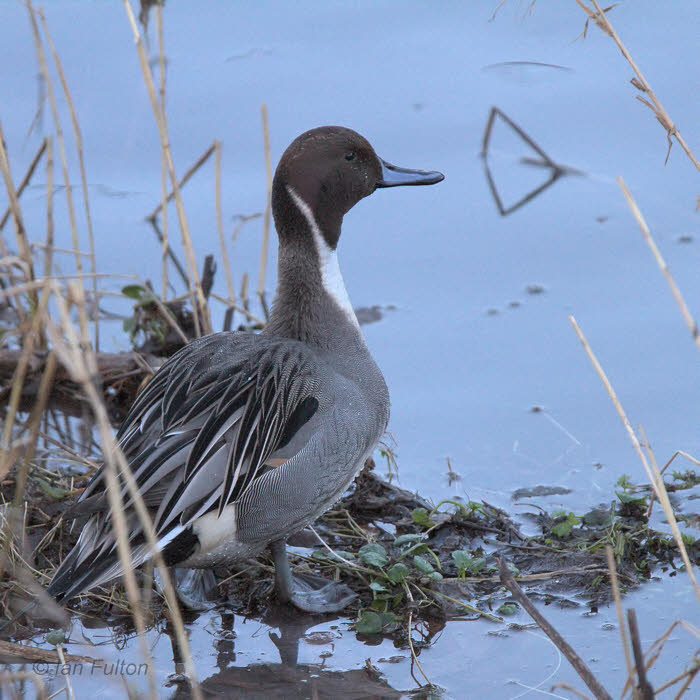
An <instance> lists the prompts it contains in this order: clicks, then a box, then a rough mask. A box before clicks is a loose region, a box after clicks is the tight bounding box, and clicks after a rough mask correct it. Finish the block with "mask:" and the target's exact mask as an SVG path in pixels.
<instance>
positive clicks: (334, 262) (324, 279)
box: [287, 185, 360, 328]
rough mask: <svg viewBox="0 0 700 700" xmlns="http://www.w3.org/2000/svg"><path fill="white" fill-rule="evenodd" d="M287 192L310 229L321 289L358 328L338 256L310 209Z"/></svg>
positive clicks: (297, 196)
mask: <svg viewBox="0 0 700 700" xmlns="http://www.w3.org/2000/svg"><path fill="white" fill-rule="evenodd" d="M287 192H289V196H290V197H291V198H292V201H293V202H294V204H296V205H297V208H298V209H299V211H300V212H301V213H302V215H303V217H304V218H305V219H306V223H307V224H308V225H309V228H310V229H311V233H312V235H313V237H314V243H315V245H316V252H317V253H318V259H319V262H320V265H321V283H322V284H323V288H324V289H325V290H326V292H327V293H328V294H329V296H330V297H331V299H333V301H334V302H335V303H336V304H337V305H338V306H339V307H340V309H341V310H342V311H343V313H344V314H345V315H346V316H347V317H348V320H350V321H351V322H352V323H353V325H355V326H357V327H358V328H359V327H360V324H359V323H358V322H357V316H355V312H354V311H353V308H352V304H351V303H350V297H349V296H348V291H347V289H345V282H344V281H343V275H342V274H340V266H339V265H338V254H337V253H336V252H335V251H334V250H333V249H332V248H331V247H330V246H329V245H328V243H326V239H325V238H324V237H323V234H322V233H321V229H320V228H319V226H318V223H317V222H316V217H315V216H314V213H313V212H312V211H311V207H310V206H309V205H308V204H307V203H306V202H305V201H304V200H303V199H302V198H301V197H300V196H299V195H298V194H297V193H296V191H295V190H294V188H293V187H290V186H289V185H287Z"/></svg>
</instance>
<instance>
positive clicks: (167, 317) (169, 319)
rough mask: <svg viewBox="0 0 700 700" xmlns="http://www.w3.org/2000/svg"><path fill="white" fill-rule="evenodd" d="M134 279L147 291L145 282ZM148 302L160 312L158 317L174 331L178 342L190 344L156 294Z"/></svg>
mask: <svg viewBox="0 0 700 700" xmlns="http://www.w3.org/2000/svg"><path fill="white" fill-rule="evenodd" d="M136 279H138V280H139V282H140V283H141V285H143V287H145V288H146V289H148V285H147V284H146V282H145V281H143V280H141V278H140V277H137V278H136ZM149 301H152V302H153V303H154V304H155V305H156V307H157V309H158V311H160V315H161V316H162V317H163V319H164V320H165V322H166V323H167V324H168V325H169V326H170V327H171V328H172V329H173V330H174V331H175V333H176V334H177V336H178V338H180V340H181V341H182V342H183V343H184V344H185V345H187V343H189V342H190V339H189V338H188V337H187V335H186V334H185V331H183V330H182V328H181V327H180V324H179V323H178V322H177V319H176V318H175V317H174V316H173V315H172V314H171V313H170V312H169V311H168V309H167V308H166V306H165V304H163V302H162V301H161V300H160V299H159V298H158V296H157V295H156V294H152V295H151V299H150V300H149Z"/></svg>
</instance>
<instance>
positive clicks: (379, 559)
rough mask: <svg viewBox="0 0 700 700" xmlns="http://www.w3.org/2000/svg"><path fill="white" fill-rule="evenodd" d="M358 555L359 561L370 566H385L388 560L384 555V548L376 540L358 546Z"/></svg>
mask: <svg viewBox="0 0 700 700" xmlns="http://www.w3.org/2000/svg"><path fill="white" fill-rule="evenodd" d="M358 555H359V557H360V560H361V561H363V562H364V563H365V564H369V565H370V566H377V567H382V566H386V563H387V562H388V561H389V557H387V555H386V549H384V547H382V545H380V544H377V543H376V542H375V543H370V544H366V545H365V546H364V547H360V551H359V552H358Z"/></svg>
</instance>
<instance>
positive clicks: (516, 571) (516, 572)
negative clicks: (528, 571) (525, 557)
mask: <svg viewBox="0 0 700 700" xmlns="http://www.w3.org/2000/svg"><path fill="white" fill-rule="evenodd" d="M506 566H507V567H508V571H510V573H511V574H513V576H514V577H516V578H517V577H518V576H520V569H519V568H518V567H517V566H516V565H515V564H513V562H512V561H507V562H506Z"/></svg>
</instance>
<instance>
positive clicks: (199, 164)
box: [146, 141, 218, 221]
mask: <svg viewBox="0 0 700 700" xmlns="http://www.w3.org/2000/svg"><path fill="white" fill-rule="evenodd" d="M217 143H218V142H217V141H214V142H213V143H212V144H211V146H209V147H208V148H207V150H206V151H204V153H202V155H201V156H199V158H197V160H196V161H195V162H194V163H192V165H190V167H189V168H187V170H186V171H185V174H184V175H183V176H182V177H181V178H180V179H179V180H178V183H177V186H178V189H179V190H180V191H182V189H183V187H184V186H185V185H186V184H187V183H188V182H189V180H190V178H191V177H192V176H193V175H194V174H195V173H196V172H197V171H198V170H199V169H200V168H201V167H202V166H203V165H204V164H205V163H206V162H207V161H208V160H209V158H211V155H212V153H214V152H215V151H216V144H217ZM174 198H175V190H171V191H170V192H168V194H167V197H166V203H167V202H172V200H173V199H174ZM164 206H165V205H164V204H163V202H162V201H161V202H160V203H159V204H158V205H157V206H156V207H155V209H154V210H153V211H152V212H151V213H150V214H148V215H147V216H146V220H147V221H152V220H153V219H156V218H157V217H158V214H160V213H161V212H162V211H163V210H164Z"/></svg>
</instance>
